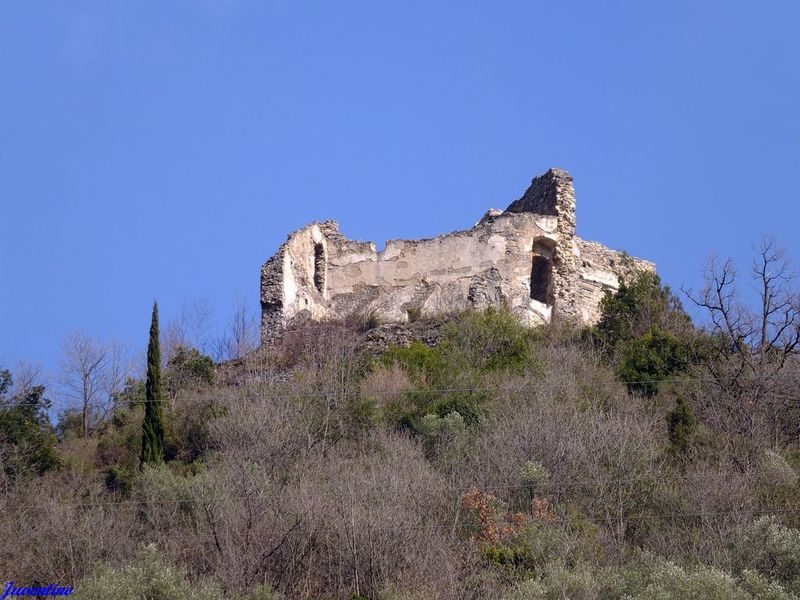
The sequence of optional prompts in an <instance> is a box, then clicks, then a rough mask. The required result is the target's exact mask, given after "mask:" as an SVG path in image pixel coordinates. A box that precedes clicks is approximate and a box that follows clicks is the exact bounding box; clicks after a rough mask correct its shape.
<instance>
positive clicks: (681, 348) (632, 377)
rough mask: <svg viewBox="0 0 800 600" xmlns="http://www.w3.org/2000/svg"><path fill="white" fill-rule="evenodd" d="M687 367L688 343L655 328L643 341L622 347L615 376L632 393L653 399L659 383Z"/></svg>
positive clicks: (632, 342)
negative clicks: (623, 382) (616, 375)
mask: <svg viewBox="0 0 800 600" xmlns="http://www.w3.org/2000/svg"><path fill="white" fill-rule="evenodd" d="M689 364H690V352H689V347H688V346H687V344H686V343H684V342H682V341H681V340H679V339H678V338H677V337H675V336H674V335H672V334H671V333H668V332H665V331H661V330H659V329H657V328H655V327H654V328H652V329H651V330H650V331H648V332H647V333H646V334H645V335H644V336H643V337H642V338H640V339H634V340H630V341H628V342H627V343H625V344H624V346H623V348H622V350H621V356H620V365H619V368H618V371H617V373H618V375H619V377H620V378H621V379H622V380H623V381H625V382H626V384H627V386H628V389H629V390H630V391H631V392H638V393H640V394H642V395H643V396H646V397H652V396H655V395H656V394H657V393H658V390H659V387H660V383H661V382H663V381H664V380H666V379H667V378H669V377H671V376H673V375H676V374H678V373H684V372H686V370H687V369H688V367H689Z"/></svg>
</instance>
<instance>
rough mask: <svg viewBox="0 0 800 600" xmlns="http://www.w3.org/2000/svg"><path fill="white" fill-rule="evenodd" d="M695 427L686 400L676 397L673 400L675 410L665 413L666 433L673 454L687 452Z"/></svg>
mask: <svg viewBox="0 0 800 600" xmlns="http://www.w3.org/2000/svg"><path fill="white" fill-rule="evenodd" d="M696 427H697V419H696V418H695V416H694V414H693V413H692V410H691V409H690V408H689V405H688V404H687V403H686V400H684V399H683V398H682V397H678V398H677V400H675V408H673V409H672V410H671V411H670V412H669V413H667V433H668V434H669V442H670V447H671V449H672V451H673V452H676V453H683V452H685V451H686V450H687V448H688V447H689V444H690V442H691V439H692V436H693V435H694V432H695V429H696Z"/></svg>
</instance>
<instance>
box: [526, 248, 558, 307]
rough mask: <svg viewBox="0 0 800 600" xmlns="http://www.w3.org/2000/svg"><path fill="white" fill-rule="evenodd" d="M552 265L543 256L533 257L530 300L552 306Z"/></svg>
mask: <svg viewBox="0 0 800 600" xmlns="http://www.w3.org/2000/svg"><path fill="white" fill-rule="evenodd" d="M552 285H553V265H552V263H551V262H550V261H549V260H548V259H546V258H545V257H544V256H534V257H533V264H532V265H531V298H533V299H534V300H537V301H538V302H542V303H543V304H552V298H551V290H552Z"/></svg>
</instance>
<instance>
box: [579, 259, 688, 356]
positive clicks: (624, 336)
mask: <svg viewBox="0 0 800 600" xmlns="http://www.w3.org/2000/svg"><path fill="white" fill-rule="evenodd" d="M654 327H655V328H657V329H660V330H663V331H668V332H671V333H673V334H676V335H679V334H683V333H687V332H690V331H691V330H692V324H691V319H690V318H689V316H688V315H687V314H686V312H685V311H684V310H683V306H682V305H681V301H680V299H679V298H678V297H677V296H675V294H673V293H672V290H670V288H669V286H662V285H661V279H660V278H659V276H658V275H656V274H655V273H650V272H642V273H639V274H637V275H636V276H635V277H634V278H633V279H632V280H630V281H622V282H621V283H620V286H619V289H618V290H617V292H616V293H613V292H607V293H606V295H605V297H604V298H603V300H602V301H601V302H600V321H599V322H598V323H597V326H596V327H595V328H594V329H593V330H592V335H593V337H594V339H596V340H597V341H598V342H599V343H600V344H601V346H602V347H603V349H604V350H605V351H606V352H607V353H609V354H613V353H614V352H615V351H616V350H617V349H618V347H619V346H620V344H623V343H625V342H626V341H630V340H634V339H638V338H640V337H642V336H643V335H645V334H646V333H647V332H648V331H649V330H651V329H653V328H654Z"/></svg>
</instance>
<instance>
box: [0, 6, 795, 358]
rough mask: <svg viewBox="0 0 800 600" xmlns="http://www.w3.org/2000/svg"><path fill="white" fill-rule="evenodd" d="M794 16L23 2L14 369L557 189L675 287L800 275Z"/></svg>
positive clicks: (17, 64)
mask: <svg viewBox="0 0 800 600" xmlns="http://www.w3.org/2000/svg"><path fill="white" fill-rule="evenodd" d="M798 22H800V4H798V3H797V2H791V1H785V2H758V3H753V2H750V3H745V2H735V1H731V0H724V1H708V2H641V1H631V2H589V1H587V2H541V3H536V2H529V1H520V2H469V1H462V2H452V1H451V2H437V1H432V0H426V1H424V2H423V1H419V2H417V1H411V2H375V1H346V2H289V1H283V2H267V1H256V0H251V1H248V0H196V1H191V2H190V1H179V0H176V1H169V2H164V1H157V2H156V1H144V2H120V1H111V0H102V1H97V2H87V1H81V0H71V1H69V2H56V1H49V2H48V1H41V2H29V1H22V0H20V1H16V2H4V3H3V4H2V7H0V82H1V83H0V223H2V237H0V268H1V269H2V271H1V273H2V280H1V281H2V283H1V284H0V285H2V293H1V294H0V360H2V361H4V362H5V363H6V364H10V365H13V363H14V362H15V361H17V360H18V359H22V358H24V359H28V360H32V361H38V362H41V363H43V364H44V365H45V367H47V368H53V367H55V366H56V364H57V362H58V353H59V343H60V341H61V340H62V339H63V337H64V336H65V335H66V334H67V332H69V331H70V330H72V329H75V328H82V329H84V330H85V331H87V332H88V333H89V334H91V335H94V336H97V337H103V338H108V337H112V336H113V337H117V338H121V339H123V340H128V341H130V342H131V343H132V344H133V345H134V346H135V347H137V348H143V347H144V345H145V343H146V337H147V328H148V323H149V317H150V303H151V302H152V299H153V298H154V297H157V298H158V299H159V302H160V305H161V309H162V315H163V317H164V319H168V318H169V317H170V316H172V315H174V314H175V312H176V311H177V310H178V307H179V306H180V304H181V302H182V301H183V300H184V299H193V298H207V299H208V300H209V301H210V302H211V303H212V304H213V305H214V307H215V310H216V315H217V319H218V321H221V320H223V319H224V318H225V317H227V315H228V314H229V312H230V310H231V304H232V302H233V299H234V297H235V296H237V295H240V296H246V297H247V298H248V299H249V300H250V303H251V305H252V306H254V307H255V306H257V302H258V275H259V266H260V265H261V263H262V262H263V261H264V260H265V259H267V258H268V257H269V256H270V255H271V254H272V253H273V252H274V251H275V249H276V248H277V247H278V245H279V244H280V243H281V242H282V241H283V240H284V239H285V236H286V235H287V233H288V232H290V231H291V230H293V229H295V228H297V227H299V226H301V225H303V224H304V223H306V222H308V221H311V220H317V219H327V218H335V219H338V220H339V222H340V224H341V227H342V230H343V231H344V233H346V234H347V235H348V236H350V237H352V238H356V239H373V240H375V241H376V242H377V243H378V245H379V246H382V245H383V243H384V242H385V240H386V239H389V238H417V237H422V236H431V235H434V234H438V233H441V232H445V231H450V230H453V229H457V228H465V227H469V226H471V225H472V224H473V223H474V222H475V221H476V220H477V219H478V218H479V217H480V216H481V215H482V214H483V212H484V211H485V210H486V209H487V208H488V207H500V208H503V207H505V206H506V205H507V204H508V203H509V202H510V201H511V200H513V199H515V198H517V197H518V196H519V195H520V194H521V193H522V192H523V191H524V189H525V187H526V186H527V184H528V183H529V181H530V179H531V178H532V177H533V176H535V175H537V174H540V173H542V172H543V171H545V170H546V169H547V168H548V167H550V166H561V167H564V168H566V169H568V170H569V171H571V172H572V174H573V175H574V177H575V184H576V190H577V194H578V231H579V234H580V235H582V236H583V237H585V238H588V239H596V240H599V241H602V242H604V243H606V244H608V245H610V246H612V247H616V248H621V249H625V250H627V251H629V252H630V253H632V254H635V255H638V256H642V257H646V258H649V259H652V260H654V261H656V262H657V263H658V266H659V270H660V272H661V274H662V276H663V278H664V279H665V280H666V281H667V282H668V283H670V284H671V285H673V286H674V287H678V286H680V285H681V284H682V283H687V284H695V285H696V283H697V281H698V278H699V273H700V268H701V266H702V263H703V261H704V259H705V258H706V257H707V256H708V254H709V253H710V252H711V251H714V250H716V251H717V252H719V253H720V254H723V255H728V254H731V255H734V256H736V257H738V258H739V259H740V260H745V259H746V258H747V257H748V256H749V252H750V248H751V246H752V244H753V243H755V242H757V241H758V239H759V237H760V236H761V235H762V234H768V233H770V234H775V235H777V236H778V237H779V239H780V240H781V241H782V242H783V243H784V245H786V246H787V247H788V248H789V250H790V251H791V253H792V254H793V255H794V257H795V259H796V260H797V261H798V262H800V241H798V238H797V229H798V217H799V216H800V208H798V204H799V203H800V192H798V190H800V168H799V167H800V35H798V29H797V28H798Z"/></svg>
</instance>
